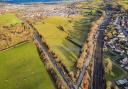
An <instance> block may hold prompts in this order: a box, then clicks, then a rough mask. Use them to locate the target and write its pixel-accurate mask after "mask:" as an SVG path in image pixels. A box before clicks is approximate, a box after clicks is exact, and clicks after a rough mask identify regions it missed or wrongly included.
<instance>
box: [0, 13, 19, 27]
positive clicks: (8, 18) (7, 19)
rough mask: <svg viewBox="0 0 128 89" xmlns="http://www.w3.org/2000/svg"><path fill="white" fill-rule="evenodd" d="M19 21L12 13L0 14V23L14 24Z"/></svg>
mask: <svg viewBox="0 0 128 89" xmlns="http://www.w3.org/2000/svg"><path fill="white" fill-rule="evenodd" d="M18 23H21V21H20V20H19V19H18V18H17V17H16V15H14V14H12V13H5V14H2V15H0V25H3V24H4V25H10V24H12V25H15V24H18Z"/></svg>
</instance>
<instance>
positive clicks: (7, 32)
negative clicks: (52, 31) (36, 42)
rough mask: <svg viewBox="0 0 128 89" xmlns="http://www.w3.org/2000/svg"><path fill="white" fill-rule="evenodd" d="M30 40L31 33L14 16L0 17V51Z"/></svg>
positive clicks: (3, 15)
mask: <svg viewBox="0 0 128 89" xmlns="http://www.w3.org/2000/svg"><path fill="white" fill-rule="evenodd" d="M30 39H31V31H30V30H29V29H27V28H25V26H24V24H22V23H21V20H19V19H18V18H17V17H16V15H15V14H13V13H5V14H1V15H0V50H2V49H5V48H8V47H10V46H13V45H15V44H18V43H20V42H23V41H26V40H30Z"/></svg>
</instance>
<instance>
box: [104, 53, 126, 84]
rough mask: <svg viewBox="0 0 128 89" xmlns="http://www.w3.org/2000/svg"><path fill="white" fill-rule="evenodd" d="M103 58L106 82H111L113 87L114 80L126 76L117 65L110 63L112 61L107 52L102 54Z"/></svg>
mask: <svg viewBox="0 0 128 89" xmlns="http://www.w3.org/2000/svg"><path fill="white" fill-rule="evenodd" d="M103 58H104V66H105V77H106V82H111V83H112V84H113V85H115V80H116V79H119V78H121V77H124V76H126V73H125V72H124V71H123V70H122V69H121V68H120V67H119V65H117V64H116V63H114V62H112V60H113V59H112V57H111V56H110V55H109V54H108V53H107V52H104V55H103Z"/></svg>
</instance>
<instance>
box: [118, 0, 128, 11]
mask: <svg viewBox="0 0 128 89" xmlns="http://www.w3.org/2000/svg"><path fill="white" fill-rule="evenodd" d="M118 4H119V5H121V6H122V7H123V8H124V9H126V10H128V0H118Z"/></svg>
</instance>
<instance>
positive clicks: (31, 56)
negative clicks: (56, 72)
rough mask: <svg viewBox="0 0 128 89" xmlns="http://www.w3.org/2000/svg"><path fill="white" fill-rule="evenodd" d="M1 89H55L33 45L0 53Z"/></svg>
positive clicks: (26, 44)
mask: <svg viewBox="0 0 128 89" xmlns="http://www.w3.org/2000/svg"><path fill="white" fill-rule="evenodd" d="M0 76H1V77H0V89H42V87H43V88H44V89H55V87H54V84H53V82H52V80H51V78H50V76H49V74H48V73H47V71H46V70H45V67H44V65H43V64H42V63H41V61H40V58H39V56H38V53H37V50H36V47H35V46H34V44H33V43H25V44H22V45H20V46H17V47H15V48H10V49H8V50H6V51H3V52H0Z"/></svg>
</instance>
